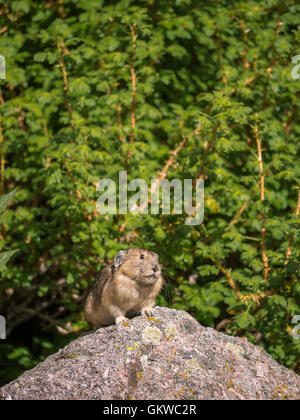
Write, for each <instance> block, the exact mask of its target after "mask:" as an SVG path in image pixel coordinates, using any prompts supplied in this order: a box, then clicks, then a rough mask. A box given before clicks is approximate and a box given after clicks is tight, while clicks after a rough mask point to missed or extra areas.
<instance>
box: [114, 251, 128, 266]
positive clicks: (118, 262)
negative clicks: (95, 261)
mask: <svg viewBox="0 0 300 420" xmlns="http://www.w3.org/2000/svg"><path fill="white" fill-rule="evenodd" d="M125 255H126V251H119V252H118V253H117V255H116V257H115V260H114V267H115V268H118V267H120V265H121V264H122V262H123V261H124V257H125Z"/></svg>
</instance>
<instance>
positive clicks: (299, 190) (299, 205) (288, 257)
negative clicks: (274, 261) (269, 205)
mask: <svg viewBox="0 0 300 420" xmlns="http://www.w3.org/2000/svg"><path fill="white" fill-rule="evenodd" d="M299 212H300V187H299V188H298V203H297V207H296V212H295V217H297V216H298V215H299ZM293 241H294V234H293V233H292V234H291V236H290V238H289V245H288V249H287V251H286V256H285V265H286V264H287V263H288V262H289V260H290V256H291V253H292V245H293Z"/></svg>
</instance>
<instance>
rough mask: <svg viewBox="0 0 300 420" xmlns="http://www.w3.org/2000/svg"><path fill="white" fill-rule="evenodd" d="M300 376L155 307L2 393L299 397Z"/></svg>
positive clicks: (238, 341)
mask: <svg viewBox="0 0 300 420" xmlns="http://www.w3.org/2000/svg"><path fill="white" fill-rule="evenodd" d="M299 397H300V377H299V376H298V375H296V374H295V373H294V372H292V371H290V370H288V369H286V368H285V367H283V366H281V365H279V364H278V363H277V362H276V361H275V360H274V359H272V357H271V356H269V355H268V354H267V353H266V352H265V351H264V350H263V349H262V348H261V347H258V346H254V345H253V344H251V343H249V342H248V341H247V340H246V339H242V338H235V337H231V336H227V335H225V334H222V333H219V332H217V331H215V330H214V329H212V328H204V327H202V326H201V325H200V324H199V323H198V322H197V321H196V320H195V319H194V318H192V317H191V316H190V315H188V314H187V313H186V312H184V311H177V310H174V309H168V308H160V307H156V308H155V313H154V317H153V318H145V317H141V316H138V317H135V318H133V319H132V320H131V321H130V322H129V323H128V325H125V326H123V325H119V326H115V325H112V326H109V327H106V328H100V329H98V330H97V331H95V332H92V333H89V334H87V335H84V336H81V337H79V338H77V339H76V340H74V341H72V342H71V343H70V344H69V345H68V346H66V347H65V348H63V349H61V350H60V351H59V352H57V353H55V354H52V355H51V356H49V357H48V358H47V359H46V360H45V361H44V362H42V363H40V364H39V365H38V366H36V367H35V368H34V369H31V370H28V371H26V372H25V373H23V374H22V375H21V376H20V377H19V378H17V379H16V380H14V381H13V382H11V383H9V384H7V385H5V386H3V387H2V388H1V389H0V399H13V400H20V399H28V400H38V399H51V400H59V399H67V400H74V399H75V400H76V399H92V400H96V399H117V400H121V399H142V400H147V399H157V400H172V399H180V400H185V399H188V400H190V399H208V400H211V399H224V400H231V399H233V400H235V399H299Z"/></svg>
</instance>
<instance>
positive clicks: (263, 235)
mask: <svg viewBox="0 0 300 420" xmlns="http://www.w3.org/2000/svg"><path fill="white" fill-rule="evenodd" d="M253 131H254V135H255V139H256V144H257V153H258V162H259V172H260V199H261V201H264V199H265V175H264V167H263V157H262V149H261V140H260V138H259V135H258V127H257V126H255V127H254V129H253ZM260 217H261V257H262V261H263V265H264V278H265V281H266V280H267V279H268V272H269V270H270V268H269V263H268V258H267V254H266V234H267V232H266V228H265V213H264V211H262V212H261V213H260Z"/></svg>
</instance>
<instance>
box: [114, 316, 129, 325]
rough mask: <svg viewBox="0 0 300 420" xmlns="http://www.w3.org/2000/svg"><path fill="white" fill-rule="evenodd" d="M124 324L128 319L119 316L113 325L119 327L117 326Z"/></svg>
mask: <svg viewBox="0 0 300 420" xmlns="http://www.w3.org/2000/svg"><path fill="white" fill-rule="evenodd" d="M125 322H129V319H128V318H126V317H125V316H123V315H121V316H117V318H116V319H115V324H116V325H119V324H124V323H125Z"/></svg>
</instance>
